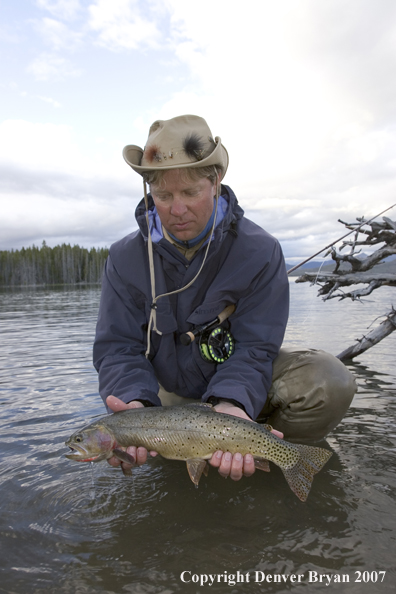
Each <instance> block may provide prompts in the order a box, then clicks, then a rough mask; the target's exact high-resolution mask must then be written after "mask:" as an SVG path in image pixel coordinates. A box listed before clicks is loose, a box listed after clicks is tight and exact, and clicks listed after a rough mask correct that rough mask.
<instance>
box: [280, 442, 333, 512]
mask: <svg viewBox="0 0 396 594" xmlns="http://www.w3.org/2000/svg"><path fill="white" fill-rule="evenodd" d="M295 446H296V447H297V449H298V450H299V452H300V458H299V460H298V462H297V464H295V465H294V466H293V468H290V469H288V470H284V469H283V468H282V472H283V474H284V475H285V478H286V480H287V482H288V483H289V486H290V488H291V490H292V491H293V493H295V494H296V495H297V497H298V498H299V499H301V501H306V499H307V497H308V493H309V491H310V489H311V485H312V480H313V477H314V476H315V474H316V473H317V472H319V470H321V469H322V468H323V466H324V465H325V464H326V462H327V461H328V460H329V459H330V457H331V456H332V453H331V452H329V451H328V450H325V449H324V448H316V447H312V446H307V445H301V444H295Z"/></svg>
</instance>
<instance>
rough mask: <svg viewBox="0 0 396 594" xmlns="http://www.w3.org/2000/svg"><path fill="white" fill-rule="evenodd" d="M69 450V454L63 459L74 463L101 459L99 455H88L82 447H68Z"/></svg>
mask: <svg viewBox="0 0 396 594" xmlns="http://www.w3.org/2000/svg"><path fill="white" fill-rule="evenodd" d="M68 447H69V448H70V450H71V453H69V454H65V458H69V460H76V462H95V461H96V460H97V459H98V458H99V457H100V459H102V457H101V454H97V455H96V456H95V455H92V454H89V453H88V452H87V451H86V449H85V448H83V447H82V446H76V445H74V446H71V445H69V446H68Z"/></svg>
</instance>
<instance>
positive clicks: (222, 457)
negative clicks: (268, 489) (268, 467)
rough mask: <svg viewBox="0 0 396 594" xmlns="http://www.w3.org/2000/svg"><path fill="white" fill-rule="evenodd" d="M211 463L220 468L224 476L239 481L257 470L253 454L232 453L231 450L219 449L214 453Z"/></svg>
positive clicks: (220, 472)
mask: <svg viewBox="0 0 396 594" xmlns="http://www.w3.org/2000/svg"><path fill="white" fill-rule="evenodd" d="M209 463H210V464H211V466H214V467H215V468H218V469H219V474H220V475H221V476H223V477H224V478H227V477H228V476H229V477H230V478H231V479H232V480H233V481H239V480H240V479H241V478H242V476H251V475H252V474H253V473H254V472H255V470H256V468H255V465H254V458H253V456H252V455H251V454H246V456H242V454H239V453H236V454H234V455H232V454H231V453H230V452H222V451H220V450H218V451H217V452H215V453H214V454H213V456H212V458H211V459H210V460H209Z"/></svg>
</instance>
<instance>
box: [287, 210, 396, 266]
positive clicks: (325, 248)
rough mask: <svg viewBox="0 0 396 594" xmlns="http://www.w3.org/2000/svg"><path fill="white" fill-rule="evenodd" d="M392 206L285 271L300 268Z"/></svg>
mask: <svg viewBox="0 0 396 594" xmlns="http://www.w3.org/2000/svg"><path fill="white" fill-rule="evenodd" d="M394 206H396V203H395V204H392V206H389V208H386V209H385V210H383V211H382V212H380V213H379V214H377V215H375V217H373V218H372V219H370V220H369V221H363V223H360V225H359V226H358V227H356V229H352V230H351V231H348V233H345V235H343V236H342V237H340V238H339V239H336V240H335V241H333V243H329V245H326V247H324V248H322V249H321V250H319V251H318V252H316V254H314V255H313V256H310V257H309V258H307V259H306V260H303V261H302V262H300V264H297V266H293V268H290V269H289V270H288V271H287V274H290V273H291V272H293V271H294V270H297V268H300V266H303V265H304V264H306V263H307V262H309V261H310V260H312V258H315V256H318V255H319V254H321V253H322V252H324V251H325V250H327V249H328V248H330V247H332V246H333V245H334V244H336V243H338V242H339V241H341V239H344V238H345V237H348V235H351V233H356V231H359V229H360V228H361V227H363V225H368V224H369V223H371V221H374V219H376V218H377V217H380V216H381V215H382V214H384V212H387V211H388V210H390V209H391V208H393V207H394Z"/></svg>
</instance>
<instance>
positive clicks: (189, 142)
mask: <svg viewBox="0 0 396 594" xmlns="http://www.w3.org/2000/svg"><path fill="white" fill-rule="evenodd" d="M204 149H205V145H204V143H203V142H202V137H201V136H198V134H196V133H195V132H192V133H191V134H189V135H188V136H186V138H185V139H184V140H183V150H184V152H185V153H186V155H187V156H188V157H190V159H194V160H196V161H201V160H202V159H203V157H204Z"/></svg>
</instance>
